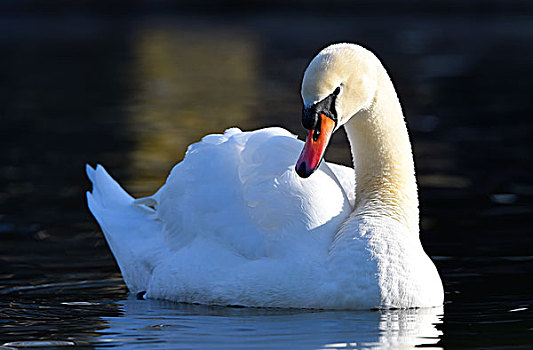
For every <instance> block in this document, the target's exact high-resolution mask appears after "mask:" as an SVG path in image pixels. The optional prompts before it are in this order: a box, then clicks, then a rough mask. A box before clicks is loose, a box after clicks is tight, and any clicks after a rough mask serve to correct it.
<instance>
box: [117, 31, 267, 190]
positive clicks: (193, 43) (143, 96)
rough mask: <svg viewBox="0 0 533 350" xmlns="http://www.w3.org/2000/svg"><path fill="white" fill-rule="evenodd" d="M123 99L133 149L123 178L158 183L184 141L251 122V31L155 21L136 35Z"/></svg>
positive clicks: (140, 184) (140, 185)
mask: <svg viewBox="0 0 533 350" xmlns="http://www.w3.org/2000/svg"><path fill="white" fill-rule="evenodd" d="M133 50H134V57H133V64H132V72H131V74H132V76H134V77H135V78H136V81H134V83H135V84H137V87H136V88H135V89H132V93H133V94H134V95H133V96H132V97H131V100H130V101H129V102H128V104H129V105H130V110H131V112H130V117H129V118H128V119H127V122H128V125H127V127H128V129H129V130H131V131H132V132H133V133H134V135H135V136H134V138H135V140H136V144H135V145H134V147H133V149H132V150H131V155H130V156H131V164H130V167H131V168H130V173H131V174H132V178H130V179H129V181H127V182H126V185H127V187H128V188H131V189H132V190H133V191H136V190H139V191H142V190H143V189H145V188H150V187H151V190H155V189H156V188H157V187H159V185H160V184H161V182H162V176H161V175H162V174H165V173H166V172H168V171H169V169H170V167H171V166H172V165H174V164H175V163H176V162H177V161H179V160H181V158H182V157H183V155H184V154H185V150H186V149H187V146H188V145H190V144H191V143H193V142H197V141H199V139H200V138H201V137H202V136H203V135H206V134H207V133H214V132H222V131H223V130H224V129H226V128H229V127H233V126H239V127H240V128H246V127H247V126H249V125H250V122H247V120H248V119H250V118H253V117H254V113H253V110H252V106H254V104H255V100H256V98H257V97H256V96H257V92H256V88H257V80H258V79H257V72H256V69H257V57H256V56H257V53H256V50H257V48H256V47H255V45H254V41H253V39H252V38H251V37H250V35H246V34H244V33H241V32H239V31H236V30H231V29H229V28H221V29H220V30H216V29H215V28H209V30H206V29H205V28H204V29H197V30H191V28H186V27H185V26H184V25H181V26H180V25H178V26H176V25H172V26H170V25H164V24H159V25H156V26H150V27H148V28H145V29H140V30H138V31H137V32H136V40H135V41H134V48H133Z"/></svg>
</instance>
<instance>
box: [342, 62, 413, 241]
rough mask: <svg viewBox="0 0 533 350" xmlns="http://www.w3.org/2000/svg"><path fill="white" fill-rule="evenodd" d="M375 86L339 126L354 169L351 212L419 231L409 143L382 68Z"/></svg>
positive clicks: (394, 92)
mask: <svg viewBox="0 0 533 350" xmlns="http://www.w3.org/2000/svg"><path fill="white" fill-rule="evenodd" d="M376 91H377V92H376V95H375V97H374V100H373V102H372V104H371V105H370V107H368V108H367V109H365V110H361V111H360V112H358V113H357V114H356V115H354V116H353V117H352V118H351V119H350V120H349V121H348V122H347V123H346V124H345V125H344V127H345V129H346V133H347V135H348V139H349V141H350V146H351V151H352V157H353V163H354V168H355V174H356V185H355V195H356V197H355V198H356V201H355V208H354V214H353V215H355V216H379V215H385V216H387V217H390V218H393V219H395V220H397V221H399V222H400V223H402V224H404V225H406V226H407V228H408V229H409V231H410V232H413V233H416V234H418V230H419V229H418V196H417V187H416V179H415V171H414V162H413V155H412V153H411V144H410V142H409V135H408V133H407V127H406V125H405V121H404V118H403V113H402V109H401V106H400V102H399V101H398V97H397V95H396V91H395V90H394V86H393V85H392V82H391V81H390V78H389V76H388V75H387V72H386V71H385V69H384V68H382V67H380V70H379V72H378V85H377V90H376Z"/></svg>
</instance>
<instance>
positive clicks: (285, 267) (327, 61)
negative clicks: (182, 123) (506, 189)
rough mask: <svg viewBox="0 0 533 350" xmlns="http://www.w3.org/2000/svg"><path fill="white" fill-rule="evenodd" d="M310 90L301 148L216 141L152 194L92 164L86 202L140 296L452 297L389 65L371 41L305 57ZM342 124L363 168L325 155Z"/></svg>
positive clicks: (317, 300)
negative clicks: (423, 230)
mask: <svg viewBox="0 0 533 350" xmlns="http://www.w3.org/2000/svg"><path fill="white" fill-rule="evenodd" d="M301 95H302V98H303V104H304V108H303V113H302V124H303V126H304V127H305V128H306V129H308V131H309V133H308V136H307V140H306V142H305V144H304V143H303V142H302V141H300V140H298V139H297V138H296V136H294V135H292V134H291V133H290V132H288V131H287V130H284V129H282V128H277V127H272V128H266V129H260V130H256V131H250V132H243V131H241V130H239V129H237V128H231V129H228V130H226V131H225V132H224V133H223V134H213V135H207V136H205V137H204V138H203V139H202V140H201V141H200V142H198V143H195V144H192V145H190V146H189V148H188V150H187V152H186V155H185V157H184V159H183V161H181V162H180V163H178V164H177V165H176V166H175V167H174V168H173V169H172V170H171V172H170V174H169V176H168V178H167V180H166V183H165V184H164V185H163V186H162V187H161V188H160V189H159V190H158V191H156V192H155V193H154V194H153V195H152V196H149V197H144V198H139V199H134V198H132V197H131V196H130V195H129V194H127V193H126V192H125V191H124V190H123V189H122V188H121V187H120V185H119V184H118V183H117V182H115V180H113V178H112V177H111V176H110V175H109V174H108V173H107V172H106V170H105V169H104V168H103V167H102V166H101V165H97V166H96V168H92V167H91V166H89V165H87V169H86V170H87V175H88V178H89V179H90V181H91V182H92V185H93V188H92V192H87V200H88V206H89V208H90V211H91V212H92V214H93V215H94V217H95V218H96V220H97V221H98V223H99V225H100V227H101V229H102V231H103V233H104V235H105V238H106V240H107V242H108V244H109V246H110V248H111V250H112V252H113V255H114V256H115V258H116V260H117V263H118V266H119V268H120V270H121V272H122V275H123V277H124V280H125V283H126V284H127V286H128V288H129V290H130V292H132V293H142V294H143V295H144V297H146V298H154V299H165V300H170V301H176V302H186V303H199V304H213V305H239V306H249V307H281V308H318V309H374V308H380V309H387V308H412V307H434V306H439V305H442V303H443V287H442V282H441V279H440V277H439V274H438V272H437V270H436V268H435V265H434V264H433V262H432V261H431V260H430V258H429V257H428V255H427V254H426V253H425V252H424V250H423V248H422V245H421V242H420V238H419V218H418V198H417V185H416V179H415V171H414V163H413V156H412V153H411V145H410V142H409V137H408V133H407V127H406V124H405V121H404V117H403V113H402V109H401V106H400V102H399V100H398V97H397V94H396V92H395V89H394V87H393V84H392V82H391V80H390V78H389V76H388V74H387V72H386V70H385V68H384V67H383V65H382V64H381V63H380V61H379V60H378V58H377V57H376V56H375V55H374V54H373V53H372V52H370V51H369V50H367V49H365V48H363V47H362V46H359V45H356V44H351V43H339V44H333V45H330V46H328V47H326V48H324V49H323V50H322V51H320V52H319V53H318V54H317V56H316V57H315V58H313V60H312V61H311V62H310V63H309V65H308V67H307V69H306V70H305V73H304V77H303V81H302V88H301ZM341 126H344V128H345V130H346V133H347V136H348V140H349V142H350V146H351V152H352V156H353V164H354V169H351V168H348V167H344V166H341V165H336V164H332V163H327V162H323V161H322V159H323V156H324V152H325V149H326V147H327V144H328V142H329V139H330V136H331V134H332V133H333V132H334V131H336V130H337V129H339V128H340V127H341ZM302 149H303V150H302Z"/></svg>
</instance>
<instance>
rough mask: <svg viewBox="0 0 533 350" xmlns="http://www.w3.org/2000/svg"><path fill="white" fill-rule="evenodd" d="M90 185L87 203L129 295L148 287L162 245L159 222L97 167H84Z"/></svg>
mask: <svg viewBox="0 0 533 350" xmlns="http://www.w3.org/2000/svg"><path fill="white" fill-rule="evenodd" d="M86 171H87V176H88V178H89V180H90V181H91V182H92V184H93V189H92V192H87V203H88V205H89V209H90V210H91V212H92V214H93V215H94V217H95V218H96V220H97V221H98V223H99V224H100V227H101V228H102V231H103V232H104V236H105V238H106V240H107V242H108V244H109V247H110V248H111V251H112V252H113V255H114V256H115V259H116V260H117V263H118V265H119V267H120V270H121V272H122V275H123V277H124V280H125V282H126V284H127V285H128V288H129V289H130V291H131V292H135V293H136V292H139V291H142V290H146V289H147V288H148V283H149V281H150V277H151V275H152V270H153V269H154V267H155V265H156V264H157V261H158V256H160V255H161V253H162V250H164V249H165V248H164V247H165V245H164V244H163V239H162V227H161V223H160V222H159V221H157V220H155V218H154V214H153V211H149V210H147V208H146V207H144V208H143V207H141V206H139V205H136V204H135V200H134V198H133V197H131V196H130V195H129V194H128V193H127V192H126V191H124V190H123V189H122V187H120V185H119V184H118V183H117V182H116V181H115V180H114V179H113V178H112V177H111V176H110V175H109V174H108V173H107V171H106V170H105V169H104V168H103V167H102V166H101V165H98V166H97V167H96V169H94V168H92V167H91V166H90V165H87V167H86Z"/></svg>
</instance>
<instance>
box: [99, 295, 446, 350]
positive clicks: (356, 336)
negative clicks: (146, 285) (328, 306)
mask: <svg viewBox="0 0 533 350" xmlns="http://www.w3.org/2000/svg"><path fill="white" fill-rule="evenodd" d="M119 306H120V307H121V309H122V310H123V313H124V314H123V316H121V317H110V318H105V319H104V321H106V323H107V325H108V328H107V329H105V330H102V331H100V332H99V337H98V338H96V339H95V341H94V342H93V344H94V345H96V346H99V345H101V346H106V347H109V346H113V347H127V348H128V349H146V348H150V349H168V348H202V349H205V348H220V349H238V348H241V349H250V348H254V349H257V348H276V349H281V348H290V349H377V348H388V349H396V348H402V349H409V348H414V347H415V346H421V345H422V346H423V345H431V344H436V343H437V342H438V341H439V339H440V336H441V335H442V332H441V331H439V330H438V329H437V328H436V325H437V324H440V323H441V315H442V314H443V309H442V308H433V309H413V310H391V311H382V312H379V311H313V310H297V309H295V310H282V309H248V308H243V309H236V308H226V307H209V306H200V305H185V304H175V303H170V302H165V301H157V300H134V299H128V300H124V301H121V302H120V303H119Z"/></svg>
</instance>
